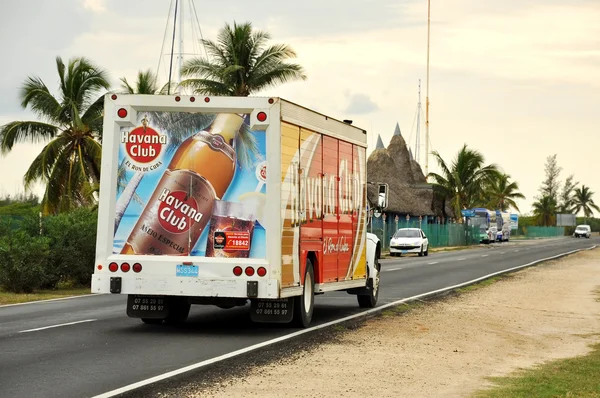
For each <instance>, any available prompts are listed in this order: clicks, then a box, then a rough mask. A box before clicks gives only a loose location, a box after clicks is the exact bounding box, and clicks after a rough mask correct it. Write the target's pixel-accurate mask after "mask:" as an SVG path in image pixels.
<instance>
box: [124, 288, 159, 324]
mask: <svg viewBox="0 0 600 398" xmlns="http://www.w3.org/2000/svg"><path fill="white" fill-rule="evenodd" d="M127 315H128V316H129V317H131V318H164V317H166V316H167V315H169V303H168V300H167V299H166V298H165V297H163V296H139V295H135V294H130V295H128V296H127Z"/></svg>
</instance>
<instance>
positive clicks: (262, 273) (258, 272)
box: [256, 267, 267, 276]
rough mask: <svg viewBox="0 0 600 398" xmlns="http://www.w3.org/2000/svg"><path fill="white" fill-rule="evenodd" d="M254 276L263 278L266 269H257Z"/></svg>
mask: <svg viewBox="0 0 600 398" xmlns="http://www.w3.org/2000/svg"><path fill="white" fill-rule="evenodd" d="M256 274H257V275H258V276H265V275H267V269H266V268H265V267H260V268H259V269H257V270H256Z"/></svg>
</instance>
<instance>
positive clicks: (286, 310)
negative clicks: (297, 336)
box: [250, 297, 294, 323]
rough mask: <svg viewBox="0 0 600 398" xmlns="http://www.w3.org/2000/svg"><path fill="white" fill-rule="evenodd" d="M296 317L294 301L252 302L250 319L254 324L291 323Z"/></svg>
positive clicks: (291, 299) (261, 300)
mask: <svg viewBox="0 0 600 398" xmlns="http://www.w3.org/2000/svg"><path fill="white" fill-rule="evenodd" d="M293 317H294V299H293V298H292V297H290V298H286V299H281V300H264V299H255V300H252V302H251V305H250V318H251V319H252V321H253V322H273V323H289V322H291V321H292V318H293Z"/></svg>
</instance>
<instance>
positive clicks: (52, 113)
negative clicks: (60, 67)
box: [19, 76, 65, 123]
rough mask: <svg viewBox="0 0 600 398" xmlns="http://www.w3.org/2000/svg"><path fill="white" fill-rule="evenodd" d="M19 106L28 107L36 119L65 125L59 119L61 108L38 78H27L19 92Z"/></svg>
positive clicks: (63, 121)
mask: <svg viewBox="0 0 600 398" xmlns="http://www.w3.org/2000/svg"><path fill="white" fill-rule="evenodd" d="M19 96H20V98H21V106H22V107H23V108H27V107H29V108H30V109H31V110H32V111H33V113H35V114H36V115H37V116H38V117H40V118H43V119H44V120H46V121H48V122H50V123H65V120H63V119H61V117H60V116H61V110H62V107H61V105H60V103H59V102H58V101H57V100H56V98H54V96H53V95H52V94H50V90H48V87H46V85H45V84H44V82H43V81H42V80H41V79H40V78H39V77H37V76H36V77H28V78H27V79H26V80H25V83H23V85H22V86H21V90H20V95H19Z"/></svg>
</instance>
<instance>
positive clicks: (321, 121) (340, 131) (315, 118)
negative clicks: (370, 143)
mask: <svg viewBox="0 0 600 398" xmlns="http://www.w3.org/2000/svg"><path fill="white" fill-rule="evenodd" d="M281 117H282V120H283V121H285V122H288V123H291V124H294V125H296V126H300V127H304V128H306V129H308V130H311V131H314V132H316V133H321V134H323V135H327V136H330V137H333V138H337V139H340V140H342V141H346V142H350V143H353V144H356V145H359V146H362V147H365V148H366V147H367V133H366V131H364V130H362V129H359V128H358V127H354V126H352V125H349V124H346V123H343V122H341V121H338V120H335V119H332V118H330V117H328V116H326V115H323V114H320V113H317V112H315V111H312V110H310V109H307V108H303V107H301V106H299V105H296V104H294V103H291V102H289V101H286V100H281Z"/></svg>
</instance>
